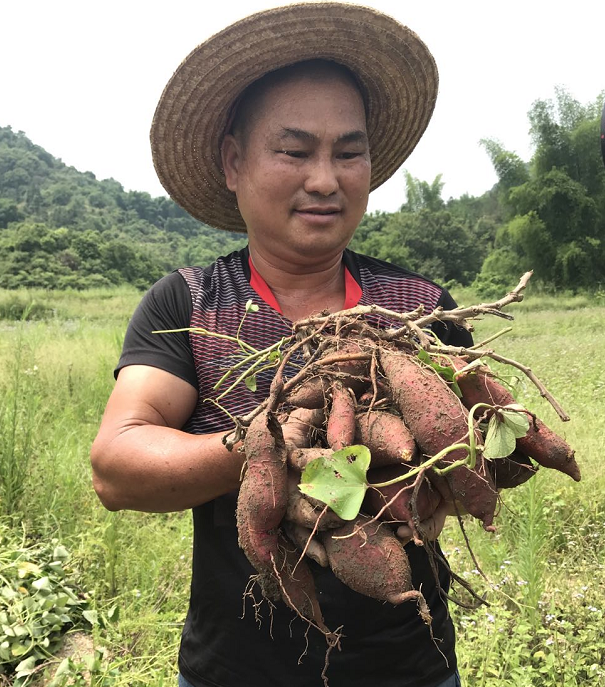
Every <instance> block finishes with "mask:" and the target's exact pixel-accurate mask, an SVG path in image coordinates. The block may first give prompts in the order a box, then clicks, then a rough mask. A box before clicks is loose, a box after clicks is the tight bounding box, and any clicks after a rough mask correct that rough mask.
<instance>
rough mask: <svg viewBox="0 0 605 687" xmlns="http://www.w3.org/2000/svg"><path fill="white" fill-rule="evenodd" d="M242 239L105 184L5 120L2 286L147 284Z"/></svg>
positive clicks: (167, 204)
mask: <svg viewBox="0 0 605 687" xmlns="http://www.w3.org/2000/svg"><path fill="white" fill-rule="evenodd" d="M244 243H245V239H244V238H242V237H241V236H240V235H237V234H231V233H229V232H224V231H218V230H216V229H212V228H210V227H208V226H206V225H204V224H201V223H200V222H198V221H196V220H194V219H193V218H192V217H191V216H190V215H188V214H187V213H186V212H185V211H184V210H182V209H181V208H180V207H179V206H178V205H176V204H175V203H174V202H173V201H172V200H170V199H168V198H165V197H158V198H152V197H151V196H150V195H149V194H148V193H141V192H138V191H130V192H127V191H125V190H124V188H123V187H122V186H121V184H119V183H118V182H117V181H115V180H114V179H105V180H103V181H99V180H98V179H96V178H95V175H94V174H92V173H91V172H84V173H82V172H78V171H77V170H76V169H74V168H73V167H68V166H67V165H65V164H64V163H63V162H61V160H59V159H57V158H55V157H53V156H52V155H51V154H50V153H48V152H47V151H46V150H44V149H43V148H41V147H40V146H37V145H35V144H34V143H32V142H31V141H30V140H29V139H28V138H27V136H26V135H25V134H24V133H22V132H18V133H16V132H14V131H13V130H12V129H11V127H0V287H4V288H17V287H21V286H31V287H42V288H67V287H74V288H79V289H80V288H87V287H92V286H110V285H119V284H125V283H129V284H133V285H135V286H136V287H138V288H145V287H147V286H149V285H150V284H151V283H153V282H154V281H155V280H156V279H158V278H159V277H161V276H163V275H164V274H166V273H167V272H169V271H170V270H172V269H175V268H176V267H180V266H183V265H192V264H202V265H203V264H208V263H210V262H212V261H213V260H214V259H215V258H216V256H217V255H221V254H225V253H228V252H230V251H232V250H234V249H235V248H239V247H240V246H242V245H244Z"/></svg>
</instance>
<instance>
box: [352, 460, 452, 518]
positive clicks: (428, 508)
mask: <svg viewBox="0 0 605 687" xmlns="http://www.w3.org/2000/svg"><path fill="white" fill-rule="evenodd" d="M409 470H410V468H409V467H407V466H405V465H391V466H387V467H382V468H373V469H371V470H370V471H369V472H368V482H369V484H370V485H372V484H380V483H381V482H388V481H389V480H392V479H394V478H395V477H399V476H400V475H403V474H405V473H406V472H409ZM402 489H403V490H404V491H402ZM413 491H414V480H413V479H411V480H409V481H407V482H397V483H396V484H392V485H390V486H388V487H370V488H369V489H368V491H367V492H366V497H365V500H364V509H365V510H367V512H369V513H372V514H376V513H378V512H379V511H380V510H381V509H382V508H383V507H384V506H386V504H387V503H389V501H391V499H393V498H394V497H395V496H397V494H399V495H398V496H397V498H396V499H395V501H394V502H393V503H391V505H390V506H389V507H388V508H387V509H386V510H385V511H384V514H383V515H382V519H383V520H395V521H396V522H405V523H411V522H412V521H413V513H412V506H411V498H412V493H413ZM440 501H441V494H439V492H438V491H436V490H435V489H434V488H433V487H432V486H431V483H430V482H428V481H427V480H424V481H423V482H422V484H421V485H420V488H419V490H418V494H417V496H416V511H417V513H418V518H419V520H426V518H429V517H430V516H431V515H432V514H433V513H434V512H435V509H436V508H437V506H438V505H439V503H440Z"/></svg>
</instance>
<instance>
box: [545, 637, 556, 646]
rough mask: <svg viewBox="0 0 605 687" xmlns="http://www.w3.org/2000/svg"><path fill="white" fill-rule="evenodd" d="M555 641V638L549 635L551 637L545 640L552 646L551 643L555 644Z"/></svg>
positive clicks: (547, 644)
mask: <svg viewBox="0 0 605 687" xmlns="http://www.w3.org/2000/svg"><path fill="white" fill-rule="evenodd" d="M554 643H555V640H554V639H553V638H552V637H549V638H548V639H547V640H546V641H545V642H544V644H546V646H550V645H551V644H554Z"/></svg>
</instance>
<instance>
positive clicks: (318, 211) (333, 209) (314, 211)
mask: <svg viewBox="0 0 605 687" xmlns="http://www.w3.org/2000/svg"><path fill="white" fill-rule="evenodd" d="M340 211H341V210H340V208H339V207H337V206H326V207H321V206H317V207H315V206H311V207H304V208H297V209H296V212H300V213H303V214H305V215H307V214H308V215H336V214H338V213H339V212H340Z"/></svg>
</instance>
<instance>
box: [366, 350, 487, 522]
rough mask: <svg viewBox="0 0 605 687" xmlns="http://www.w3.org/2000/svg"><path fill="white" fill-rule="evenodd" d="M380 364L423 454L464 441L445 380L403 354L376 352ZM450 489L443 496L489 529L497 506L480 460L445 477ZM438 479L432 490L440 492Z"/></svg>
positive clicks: (458, 407) (460, 410) (462, 421)
mask: <svg viewBox="0 0 605 687" xmlns="http://www.w3.org/2000/svg"><path fill="white" fill-rule="evenodd" d="M380 364H381V366H382V369H383V371H384V374H385V376H386V378H387V381H388V382H389V386H390V387H391V393H392V395H393V400H394V401H395V402H396V404H397V406H398V408H399V410H400V412H401V415H402V417H403V420H404V422H405V423H406V425H407V426H408V427H409V428H410V431H411V432H412V435H413V436H414V439H415V440H416V443H417V444H418V446H419V447H420V449H421V450H422V452H423V453H425V454H426V455H428V456H435V455H436V454H437V453H439V452H440V451H442V450H443V449H445V448H447V447H448V446H451V445H453V444H457V443H460V442H462V441H466V439H467V437H468V411H467V410H466V408H464V406H463V405H462V403H460V401H459V399H458V397H457V396H456V395H455V394H454V392H453V391H452V390H451V389H449V387H448V386H447V385H446V383H445V382H444V380H443V379H442V378H441V377H439V375H438V374H437V373H436V372H435V371H434V370H432V369H431V368H428V367H425V366H421V364H420V362H419V361H418V360H417V359H416V358H415V357H413V356H411V355H409V354H406V353H396V352H393V351H390V350H387V349H386V348H383V349H381V351H380ZM466 455H467V451H466V450H465V449H457V450H455V451H451V452H450V453H448V454H447V456H446V457H445V458H444V459H443V460H442V461H441V465H442V466H447V465H450V464H452V463H453V462H455V461H457V460H462V459H464V458H465V457H466ZM447 477H448V480H447V481H448V484H449V485H450V486H451V494H449V493H447V492H448V491H449V489H446V490H445V493H444V492H443V491H442V495H443V497H444V498H446V499H449V500H452V499H454V500H456V501H460V502H461V503H462V505H463V507H464V509H465V510H466V511H467V512H468V513H470V514H471V515H473V516H474V517H476V518H478V519H479V520H481V521H482V522H483V527H484V528H485V529H487V530H493V526H492V522H493V518H494V512H495V510H496V504H497V497H498V494H497V491H496V489H495V487H494V485H493V482H492V479H491V476H490V475H489V473H488V471H487V469H486V467H485V464H484V461H483V458H482V456H481V454H480V453H479V452H477V461H476V465H475V468H474V469H473V470H470V469H468V468H466V467H460V468H456V469H454V470H452V471H451V472H450V473H449V474H448V476H447ZM441 484H443V482H442V481H441V480H439V481H438V482H437V487H438V488H441V487H440V485H441Z"/></svg>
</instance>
